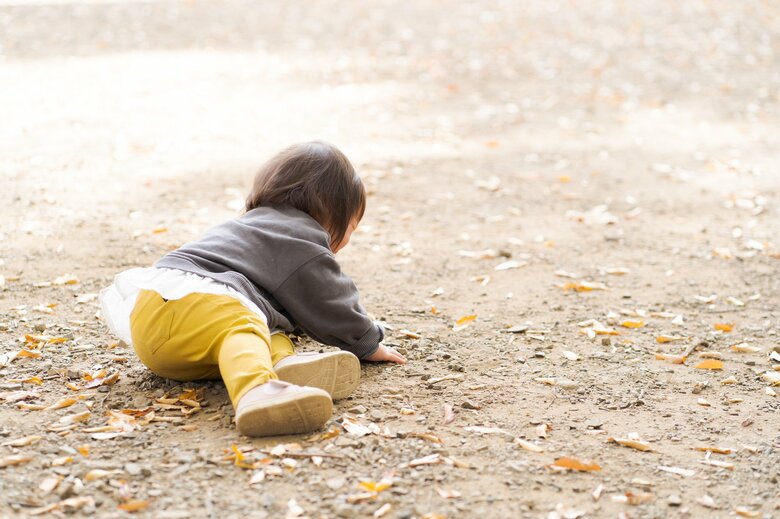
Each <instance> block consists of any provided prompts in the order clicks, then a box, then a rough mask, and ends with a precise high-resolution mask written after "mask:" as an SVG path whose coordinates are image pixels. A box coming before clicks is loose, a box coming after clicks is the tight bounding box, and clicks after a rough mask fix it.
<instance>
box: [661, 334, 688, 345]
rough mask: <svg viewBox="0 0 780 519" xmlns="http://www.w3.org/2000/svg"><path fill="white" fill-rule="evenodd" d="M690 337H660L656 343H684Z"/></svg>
mask: <svg viewBox="0 0 780 519" xmlns="http://www.w3.org/2000/svg"><path fill="white" fill-rule="evenodd" d="M687 338H688V337H680V336H678V335H659V336H658V337H656V338H655V340H656V342H660V343H661V344H664V343H667V342H675V341H684V340H685V339H687Z"/></svg>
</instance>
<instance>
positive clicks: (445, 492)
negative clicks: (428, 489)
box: [436, 487, 461, 499]
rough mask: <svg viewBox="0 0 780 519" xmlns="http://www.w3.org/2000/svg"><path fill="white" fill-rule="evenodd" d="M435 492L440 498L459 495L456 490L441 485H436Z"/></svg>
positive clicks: (455, 497)
mask: <svg viewBox="0 0 780 519" xmlns="http://www.w3.org/2000/svg"><path fill="white" fill-rule="evenodd" d="M436 492H437V493H438V494H439V496H441V498H442V499H457V498H459V497H460V495H461V494H460V492H458V491H457V490H452V489H445V488H441V487H436Z"/></svg>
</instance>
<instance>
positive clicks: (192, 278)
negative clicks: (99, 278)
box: [100, 142, 406, 436]
mask: <svg viewBox="0 0 780 519" xmlns="http://www.w3.org/2000/svg"><path fill="white" fill-rule="evenodd" d="M365 207H366V193H365V189H364V187H363V183H362V181H361V180H360V177H358V176H357V174H356V173H355V170H354V169H353V167H352V165H351V164H350V162H349V160H347V158H346V157H345V156H344V154H342V153H341V152H340V151H339V150H338V149H337V148H336V147H334V146H332V145H330V144H327V143H323V142H310V143H305V144H298V145H294V146H291V147H289V148H287V149H285V150H284V151H282V152H281V153H279V154H278V155H276V156H275V157H273V158H272V159H271V160H270V161H269V162H267V163H266V164H265V165H264V166H263V167H262V168H261V169H260V171H259V172H258V174H257V176H256V178H255V181H254V185H253V188H252V192H251V193H250V195H249V197H248V199H247V203H246V212H245V214H243V215H242V216H241V217H240V218H237V219H235V220H231V221H228V222H225V223H223V224H221V225H218V226H217V227H215V228H213V229H211V230H210V231H208V232H207V233H206V234H205V236H203V238H201V239H200V240H198V241H195V242H192V243H188V244H186V245H184V246H182V247H181V248H179V249H177V250H175V251H173V252H170V253H169V254H167V255H165V256H164V257H163V258H162V259H160V260H159V261H158V262H157V263H156V264H155V265H154V267H149V268H135V269H131V270H127V271H125V272H122V273H120V274H118V275H117V276H116V278H115V279H114V283H113V284H112V285H111V286H110V287H108V288H105V289H103V290H102V291H101V298H100V299H101V306H102V308H103V316H104V318H105V319H106V321H107V323H108V325H109V327H110V328H111V330H112V331H113V332H114V333H115V334H116V335H117V336H118V337H120V338H121V339H123V340H125V341H126V342H128V343H131V344H132V345H133V347H134V349H135V351H136V354H137V355H138V358H139V359H140V360H141V362H143V363H144V364H145V365H146V366H147V367H148V368H149V369H150V370H152V371H153V372H154V373H156V374H157V375H159V376H161V377H166V378H171V379H174V380H180V381H188V380H198V379H213V378H220V377H221V378H222V380H223V381H224V382H225V385H226V386H227V390H228V394H229V395H230V399H231V401H232V402H233V406H234V407H235V410H236V426H237V428H238V430H239V432H240V433H242V434H246V435H248V436H270V435H277V434H295V433H304V432H310V431H313V430H316V429H319V428H320V427H322V426H323V425H324V424H325V422H326V421H327V420H328V419H329V418H330V416H331V412H332V399H339V398H344V397H345V396H347V395H349V394H350V393H351V392H352V391H353V390H354V389H355V387H356V386H357V383H358V380H359V379H360V362H359V360H358V359H363V360H370V361H390V362H397V363H404V362H406V359H404V357H403V356H401V355H400V354H399V353H398V352H397V351H395V350H394V349H393V348H389V347H386V346H384V345H382V344H380V342H381V341H382V339H383V338H384V331H383V329H382V327H381V326H380V325H378V324H377V323H375V322H373V321H372V320H371V319H370V318H369V317H368V316H367V315H366V312H365V311H364V310H363V307H362V306H361V305H360V302H359V301H358V291H357V289H356V288H355V285H354V283H353V282H352V280H350V279H349V278H348V277H347V276H346V275H344V274H343V273H342V272H341V269H340V267H339V264H338V263H337V262H336V258H335V256H334V254H335V253H337V252H338V251H339V250H341V249H342V248H344V247H345V246H346V245H347V243H349V239H350V236H351V234H352V232H353V231H354V230H355V227H357V225H358V223H359V222H360V220H361V218H362V217H363V213H364V212H365ZM297 329H301V330H303V331H304V332H306V334H308V335H309V336H310V337H311V338H313V339H315V340H317V341H319V342H322V343H324V344H327V345H331V346H338V347H339V348H341V350H343V351H338V352H328V353H314V354H305V353H304V354H296V353H295V351H294V349H293V344H292V341H290V339H289V338H288V337H287V336H286V335H284V333H282V332H292V331H294V330H297Z"/></svg>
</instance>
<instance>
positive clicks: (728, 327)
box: [713, 323, 734, 333]
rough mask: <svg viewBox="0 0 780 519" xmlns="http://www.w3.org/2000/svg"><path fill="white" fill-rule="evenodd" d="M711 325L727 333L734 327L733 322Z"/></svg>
mask: <svg viewBox="0 0 780 519" xmlns="http://www.w3.org/2000/svg"><path fill="white" fill-rule="evenodd" d="M713 327H714V328H715V329H716V330H720V331H722V332H726V333H728V332H730V331H731V330H733V329H734V323H715V324H714V325H713Z"/></svg>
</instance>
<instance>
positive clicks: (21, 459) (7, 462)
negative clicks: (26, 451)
mask: <svg viewBox="0 0 780 519" xmlns="http://www.w3.org/2000/svg"><path fill="white" fill-rule="evenodd" d="M30 461H32V456H25V455H23V454H16V455H13V456H6V457H5V458H0V469H1V468H5V467H10V466H12V465H21V464H22V463H28V462H30Z"/></svg>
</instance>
